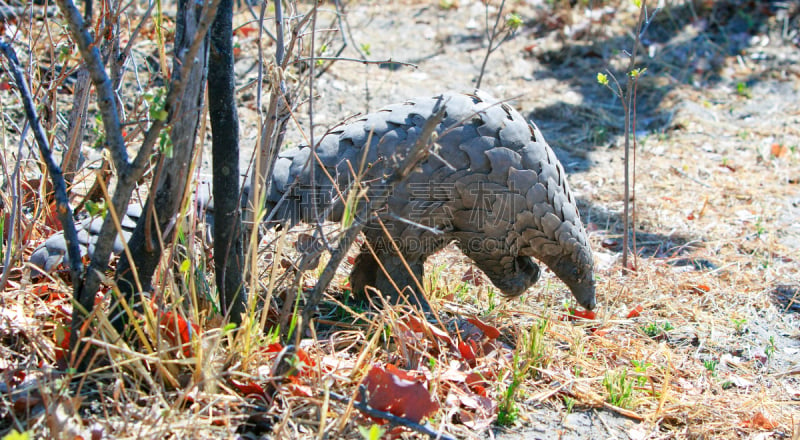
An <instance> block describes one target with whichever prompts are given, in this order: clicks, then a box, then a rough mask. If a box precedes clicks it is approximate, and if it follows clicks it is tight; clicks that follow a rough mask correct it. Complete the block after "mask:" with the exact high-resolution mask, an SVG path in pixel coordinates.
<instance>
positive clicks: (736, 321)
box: [731, 318, 747, 335]
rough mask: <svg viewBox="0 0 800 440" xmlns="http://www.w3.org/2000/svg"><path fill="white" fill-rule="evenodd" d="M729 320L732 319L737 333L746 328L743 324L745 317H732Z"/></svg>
mask: <svg viewBox="0 0 800 440" xmlns="http://www.w3.org/2000/svg"><path fill="white" fill-rule="evenodd" d="M731 321H733V327H734V329H735V330H736V334H737V335H741V334H743V333H745V330H747V329H746V328H745V325H747V319H746V318H732V319H731Z"/></svg>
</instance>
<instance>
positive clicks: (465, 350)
mask: <svg viewBox="0 0 800 440" xmlns="http://www.w3.org/2000/svg"><path fill="white" fill-rule="evenodd" d="M458 351H459V353H461V357H462V358H463V359H464V360H465V361H467V363H469V364H474V363H475V348H474V347H473V346H472V345H470V344H468V343H466V342H464V341H458Z"/></svg>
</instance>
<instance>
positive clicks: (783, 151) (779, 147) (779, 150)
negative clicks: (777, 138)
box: [770, 144, 790, 158]
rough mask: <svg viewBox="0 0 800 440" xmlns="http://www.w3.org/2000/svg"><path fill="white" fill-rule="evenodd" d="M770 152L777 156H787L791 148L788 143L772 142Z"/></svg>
mask: <svg viewBox="0 0 800 440" xmlns="http://www.w3.org/2000/svg"><path fill="white" fill-rule="evenodd" d="M770 153H772V155H773V156H775V157H778V158H780V157H786V156H788V155H789V153H790V150H789V148H788V147H787V146H786V145H783V144H772V147H771V148H770Z"/></svg>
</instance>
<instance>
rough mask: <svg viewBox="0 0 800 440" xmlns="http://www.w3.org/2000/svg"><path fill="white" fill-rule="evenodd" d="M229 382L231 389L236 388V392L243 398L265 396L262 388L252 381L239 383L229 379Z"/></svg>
mask: <svg viewBox="0 0 800 440" xmlns="http://www.w3.org/2000/svg"><path fill="white" fill-rule="evenodd" d="M230 381H231V384H232V385H233V387H234V388H236V390H237V391H239V393H240V394H241V395H243V396H245V397H247V396H258V397H261V396H264V395H266V393H265V391H264V387H262V386H261V385H259V384H257V383H255V382H253V381H247V382H239V381H238V380H235V379H230Z"/></svg>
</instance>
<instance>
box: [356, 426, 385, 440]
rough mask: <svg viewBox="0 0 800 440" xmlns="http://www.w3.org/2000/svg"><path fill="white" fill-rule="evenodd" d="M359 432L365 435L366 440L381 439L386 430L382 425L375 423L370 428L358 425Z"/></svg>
mask: <svg viewBox="0 0 800 440" xmlns="http://www.w3.org/2000/svg"><path fill="white" fill-rule="evenodd" d="M358 432H359V433H361V436H362V437H364V440H380V439H381V437H383V434H384V432H386V430H385V429H384V428H383V427H381V426H380V425H375V424H373V425H372V426H370V427H369V428H367V427H364V426H359V427H358Z"/></svg>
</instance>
